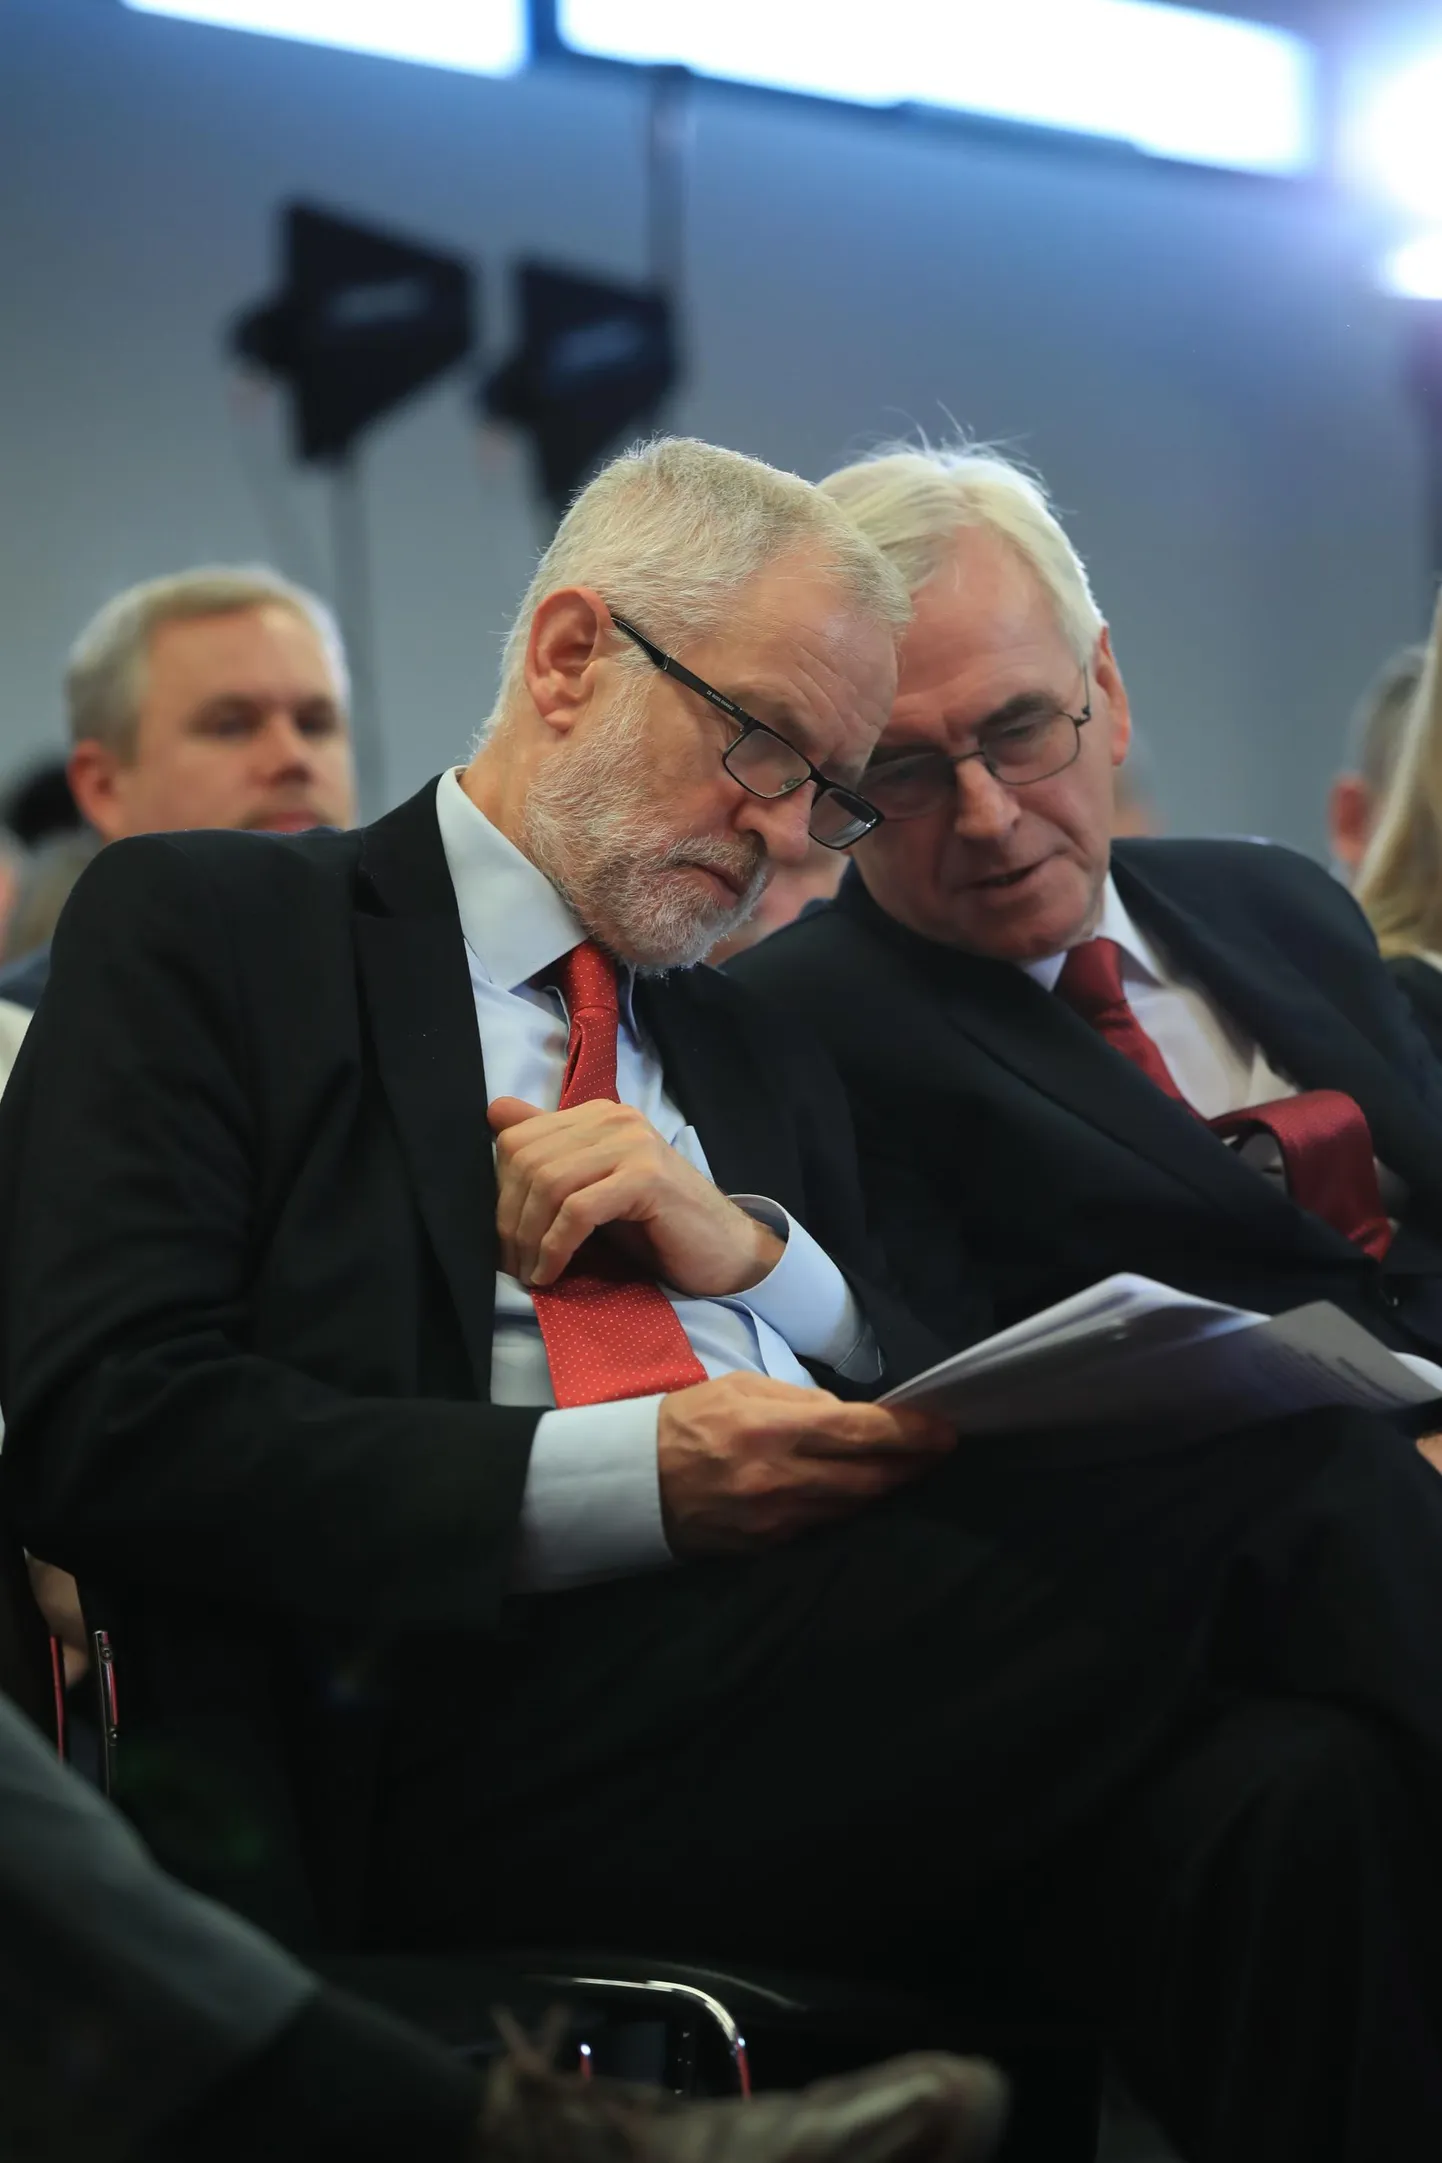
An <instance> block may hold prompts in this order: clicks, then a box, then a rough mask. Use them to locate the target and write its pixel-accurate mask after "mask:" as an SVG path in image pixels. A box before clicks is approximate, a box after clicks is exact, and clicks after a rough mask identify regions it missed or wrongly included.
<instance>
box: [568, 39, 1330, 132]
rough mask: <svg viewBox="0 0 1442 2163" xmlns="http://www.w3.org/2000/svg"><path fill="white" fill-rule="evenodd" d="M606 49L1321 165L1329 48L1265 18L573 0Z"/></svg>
mask: <svg viewBox="0 0 1442 2163" xmlns="http://www.w3.org/2000/svg"><path fill="white" fill-rule="evenodd" d="M556 25H557V29H558V32H559V34H560V37H561V40H562V42H563V44H565V45H567V46H569V47H570V48H571V49H572V50H573V51H575V52H578V53H584V54H589V55H591V56H593V57H596V58H599V59H608V60H624V61H633V62H637V63H644V64H648V65H652V66H655V65H661V64H669V65H673V66H680V67H686V68H691V69H693V70H694V71H695V72H696V73H697V74H699V75H711V76H717V77H721V78H724V79H727V80H730V81H733V82H743V83H754V84H758V85H761V86H763V87H766V88H769V89H773V90H791V91H801V92H805V93H807V94H809V95H811V96H815V97H823V98H839V99H845V100H849V101H851V102H854V103H857V104H861V105H873V106H886V105H899V104H916V105H920V106H932V107H943V108H947V109H950V110H953V111H958V112H968V113H975V114H978V115H983V116H986V117H990V118H994V119H1002V120H1011V121H1018V122H1023V123H1027V124H1030V125H1032V126H1037V127H1048V128H1063V129H1067V130H1070V131H1071V132H1073V133H1076V134H1082V135H1097V136H1105V137H1109V138H1112V139H1114V140H1117V141H1120V142H1124V143H1128V144H1131V145H1132V146H1133V147H1134V148H1136V149H1138V150H1143V151H1147V152H1149V153H1151V154H1152V155H1154V156H1156V157H1164V158H1179V159H1185V160H1187V161H1189V162H1191V163H1193V164H1198V165H1218V166H1227V167H1232V168H1235V169H1239V170H1242V171H1247V172H1257V173H1274V174H1297V173H1302V172H1306V171H1307V170H1309V169H1310V168H1311V166H1312V165H1313V164H1314V163H1315V160H1316V154H1317V152H1316V139H1317V132H1318V123H1317V85H1316V55H1315V54H1314V52H1313V50H1312V48H1311V46H1310V45H1308V44H1307V43H1306V41H1305V40H1304V39H1302V38H1299V37H1296V36H1293V35H1292V34H1291V33H1290V32H1288V31H1285V30H1279V29H1276V28H1273V27H1272V26H1271V25H1269V24H1266V23H1256V22H1244V21H1239V20H1236V19H1234V18H1233V17H1231V16H1222V15H1212V14H1203V13H1202V12H1200V11H1199V10H1198V9H1195V8H1186V7H1171V6H1168V5H1165V4H1159V0H948V4H947V5H944V6H942V5H938V0H887V5H886V7H885V8H884V9H880V10H876V9H872V8H867V7H846V6H835V7H832V8H829V9H827V10H826V11H825V20H824V27H822V25H821V24H820V23H819V21H818V10H817V7H816V5H815V0H688V4H686V5H684V6H683V5H680V4H679V0H556Z"/></svg>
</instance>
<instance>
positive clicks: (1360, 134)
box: [1345, 49, 1442, 218]
mask: <svg viewBox="0 0 1442 2163" xmlns="http://www.w3.org/2000/svg"><path fill="white" fill-rule="evenodd" d="M1439 98H1442V49H1439V50H1438V51H1435V52H1431V53H1424V54H1421V55H1420V56H1419V57H1418V58H1416V59H1414V60H1413V61H1411V62H1410V63H1409V64H1408V65H1406V66H1404V67H1400V68H1397V69H1396V70H1395V71H1393V72H1392V73H1390V74H1387V75H1384V76H1383V77H1381V79H1380V80H1378V79H1376V78H1374V79H1373V82H1372V84H1371V87H1370V89H1364V90H1363V91H1362V92H1361V95H1360V97H1359V100H1358V108H1357V113H1356V117H1355V119H1354V120H1353V121H1352V123H1351V124H1350V126H1349V127H1348V128H1347V130H1346V148H1345V155H1346V162H1347V164H1348V166H1349V168H1350V170H1351V172H1352V173H1353V175H1354V177H1355V178H1357V179H1359V180H1361V181H1363V182H1364V183H1365V184H1366V185H1367V186H1369V187H1371V188H1374V189H1377V190H1379V191H1380V192H1381V193H1382V194H1384V195H1386V196H1389V197H1390V198H1391V200H1392V201H1393V202H1394V203H1398V204H1400V205H1401V207H1402V208H1403V209H1404V210H1410V211H1412V212H1413V213H1414V214H1415V215H1417V216H1419V217H1423V218H1442V126H1439V112H1442V108H1439V105H1438V102H1437V101H1438V99H1439Z"/></svg>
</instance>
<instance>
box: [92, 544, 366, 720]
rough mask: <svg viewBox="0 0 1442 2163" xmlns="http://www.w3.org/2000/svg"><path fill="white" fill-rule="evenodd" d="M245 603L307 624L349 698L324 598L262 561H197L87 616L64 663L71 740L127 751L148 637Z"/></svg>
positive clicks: (141, 696) (236, 610)
mask: <svg viewBox="0 0 1442 2163" xmlns="http://www.w3.org/2000/svg"><path fill="white" fill-rule="evenodd" d="M251 608H286V609H289V610H290V612H291V614H292V615H293V616H299V617H300V618H301V620H302V621H303V622H304V623H307V624H309V626H310V628H311V629H312V630H313V631H314V633H315V635H316V637H317V638H318V639H319V640H320V642H321V645H322V646H323V647H324V648H325V651H326V655H327V657H328V659H329V660H330V663H331V666H332V667H333V668H334V670H335V674H336V681H337V683H338V684H339V686H340V694H341V700H342V703H343V704H347V703H349V697H350V681H349V676H348V674H347V670H346V661H345V647H344V645H343V644H342V641H341V635H340V628H339V626H338V624H337V623H336V620H335V617H334V616H333V615H332V614H331V611H330V610H329V609H328V608H327V607H326V605H325V603H324V601H321V600H318V599H317V598H316V596H315V595H314V594H313V593H308V592H307V591H306V589H305V587H304V586H297V585H294V584H292V582H291V581H290V579H288V578H282V576H281V574H280V572H279V571H272V570H271V569H270V568H269V567H268V566H267V565H266V564H263V563H254V564H251V563H247V564H239V565H234V566H232V565H230V564H203V565H201V566H200V567H199V568H197V569H195V570H192V571H177V572H175V573H174V574H173V575H172V576H170V577H168V578H151V579H147V580H146V582H145V583H144V584H143V585H140V586H130V587H128V588H127V589H126V591H125V592H124V593H117V594H116V595H115V597H114V599H113V600H109V601H107V602H106V604H105V606H104V607H103V608H102V609H101V610H100V611H99V613H98V614H97V615H95V616H92V617H91V619H90V621H89V623H87V624H86V626H85V629H84V630H83V631H82V632H81V634H80V636H79V638H77V639H76V641H75V644H74V645H73V646H72V647H71V649H70V657H69V660H68V662H67V663H66V668H65V705H66V711H67V714H68V716H69V721H70V737H71V741H72V742H73V743H84V742H87V741H89V740H90V739H92V738H93V739H95V740H96V741H98V742H100V743H103V744H108V745H109V746H110V747H111V749H112V750H114V751H117V752H119V753H120V754H121V755H122V757H126V758H128V757H129V756H130V754H131V753H132V751H133V750H134V748H135V732H136V730H137V728H138V726H139V723H140V709H141V706H142V705H143V703H144V700H145V667H146V662H147V659H148V657H149V653H150V641H151V639H152V637H153V636H154V634H155V633H156V631H158V630H159V629H160V626H161V625H162V624H164V623H180V622H186V621H188V620H190V619H192V618H194V617H197V616H235V615H239V614H241V613H242V612H243V611H244V610H246V609H251Z"/></svg>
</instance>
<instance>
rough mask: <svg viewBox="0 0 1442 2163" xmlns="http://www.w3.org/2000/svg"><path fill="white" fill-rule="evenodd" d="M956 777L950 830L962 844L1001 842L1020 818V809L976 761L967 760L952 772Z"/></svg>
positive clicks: (1013, 798) (988, 772) (1009, 791)
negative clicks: (953, 811) (953, 831)
mask: <svg viewBox="0 0 1442 2163" xmlns="http://www.w3.org/2000/svg"><path fill="white" fill-rule="evenodd" d="M953 771H954V773H955V776H956V816H955V820H954V822H953V823H954V830H955V832H956V833H957V835H958V836H959V838H960V839H961V840H963V841H1002V840H1005V838H1006V836H1007V835H1008V834H1009V833H1010V832H1011V830H1012V828H1013V827H1014V826H1015V824H1016V822H1017V820H1018V819H1019V818H1020V817H1021V807H1020V805H1019V804H1018V803H1017V800H1016V797H1015V795H1014V794H1013V793H1012V791H1011V790H1010V789H1009V788H1006V787H1004V786H1003V784H1002V783H1001V782H1000V781H998V780H997V778H996V776H995V775H994V774H993V773H992V772H991V771H990V769H989V768H988V767H986V766H984V765H983V764H982V762H981V760H980V759H967V760H965V761H964V762H963V763H962V764H961V765H959V766H957V767H955V768H954V769H953Z"/></svg>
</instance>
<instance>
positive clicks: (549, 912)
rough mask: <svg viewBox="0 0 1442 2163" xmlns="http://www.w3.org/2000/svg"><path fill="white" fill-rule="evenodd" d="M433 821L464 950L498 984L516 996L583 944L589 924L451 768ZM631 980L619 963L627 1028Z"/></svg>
mask: <svg viewBox="0 0 1442 2163" xmlns="http://www.w3.org/2000/svg"><path fill="white" fill-rule="evenodd" d="M436 820H437V823H438V824H439V826H440V829H441V847H442V848H443V849H444V851H445V856H446V868H447V870H448V871H449V872H450V875H451V884H452V886H453V887H454V888H455V890H456V907H457V909H458V910H459V912H460V919H461V930H462V932H463V933H464V935H465V941H466V945H467V946H468V947H469V948H470V950H471V953H472V955H473V956H474V957H475V960H476V962H477V963H478V965H479V967H480V969H481V971H482V973H483V974H484V975H486V976H488V977H489V978H490V980H491V982H492V983H493V984H498V985H500V986H501V988H502V989H503V990H505V991H516V990H518V989H519V988H520V986H521V985H522V984H529V983H530V982H531V981H532V979H533V978H535V977H537V976H541V975H542V973H543V972H544V971H545V970H546V969H548V968H550V966H551V964H552V963H553V962H557V961H559V960H560V958H561V956H562V955H563V954H569V953H570V951H571V948H572V947H573V946H579V945H580V943H581V941H582V940H583V939H584V938H585V937H586V931H585V927H584V926H583V925H582V924H580V923H578V922H577V920H576V918H575V916H574V915H573V914H572V912H571V910H570V908H569V907H568V906H567V904H566V902H565V901H563V900H562V898H561V896H560V895H559V894H558V893H557V891H556V889H555V887H554V886H552V884H551V882H550V880H549V879H548V878H547V877H546V875H545V873H544V872H543V871H538V870H537V869H536V866H535V865H534V864H533V863H532V862H531V860H530V858H529V857H528V856H523V855H522V854H521V851H520V850H519V849H518V848H517V847H516V845H515V843H514V842H512V841H508V840H507V839H506V836H505V835H504V834H503V833H502V832H501V831H500V829H499V827H496V826H493V825H492V824H491V822H490V820H489V819H488V818H487V817H486V815H485V813H484V812H483V811H482V810H480V808H479V807H478V806H477V805H476V804H474V803H472V801H471V799H470V797H469V796H467V794H466V792H465V790H464V789H463V788H462V787H461V783H460V776H459V773H458V772H457V770H456V769H455V768H454V767H448V768H447V769H446V771H445V773H443V774H442V775H441V778H440V781H439V782H438V783H437V786H436ZM634 975H635V972H634V970H633V969H632V968H631V967H630V965H629V964H628V963H625V962H621V963H619V964H618V965H617V970H616V978H617V988H618V992H619V995H620V1004H621V1011H622V1014H623V1016H624V1017H625V1019H626V1020H627V1022H628V1023H629V1022H630V1020H631V986H632V982H633V979H634Z"/></svg>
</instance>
